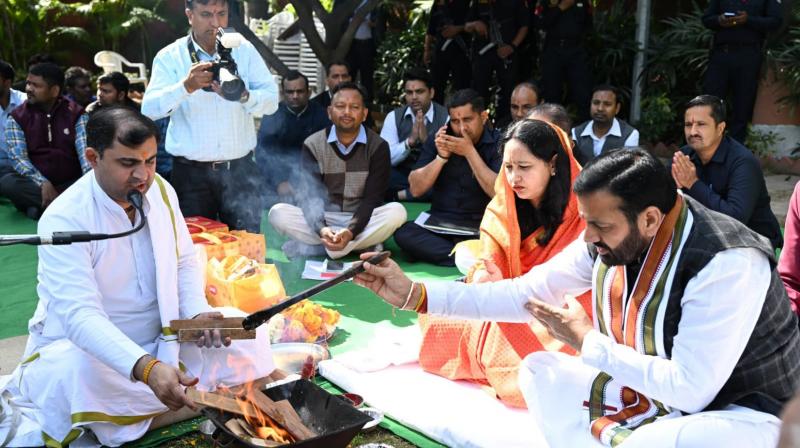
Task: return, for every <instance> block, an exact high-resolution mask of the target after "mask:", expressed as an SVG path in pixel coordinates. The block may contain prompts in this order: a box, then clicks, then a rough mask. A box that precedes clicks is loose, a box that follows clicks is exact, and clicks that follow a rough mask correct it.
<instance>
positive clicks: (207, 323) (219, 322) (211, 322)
mask: <svg viewBox="0 0 800 448" xmlns="http://www.w3.org/2000/svg"><path fill="white" fill-rule="evenodd" d="M242 320H244V318H243V317H226V318H224V319H180V320H171V321H169V327H170V328H172V330H173V331H178V330H187V329H191V328H202V329H206V328H244V327H242Z"/></svg>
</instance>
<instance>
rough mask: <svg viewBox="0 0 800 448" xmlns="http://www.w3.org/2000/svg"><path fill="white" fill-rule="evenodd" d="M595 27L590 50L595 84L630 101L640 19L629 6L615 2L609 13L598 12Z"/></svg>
mask: <svg viewBox="0 0 800 448" xmlns="http://www.w3.org/2000/svg"><path fill="white" fill-rule="evenodd" d="M592 26H593V28H594V29H593V31H592V34H591V35H590V36H589V43H588V50H589V55H590V58H591V61H590V65H591V67H592V72H593V77H594V82H595V83H596V84H611V85H613V86H615V87H617V88H618V89H620V91H621V93H622V96H623V98H624V99H625V100H626V101H627V100H628V99H629V98H630V91H631V89H630V86H631V78H632V76H633V69H632V67H633V60H634V58H635V57H636V49H637V45H636V38H635V36H636V18H635V16H634V15H633V14H631V13H630V11H628V10H627V8H626V6H625V2H614V3H613V4H612V5H611V7H610V8H609V9H608V10H605V11H597V12H595V14H594V17H593V20H592Z"/></svg>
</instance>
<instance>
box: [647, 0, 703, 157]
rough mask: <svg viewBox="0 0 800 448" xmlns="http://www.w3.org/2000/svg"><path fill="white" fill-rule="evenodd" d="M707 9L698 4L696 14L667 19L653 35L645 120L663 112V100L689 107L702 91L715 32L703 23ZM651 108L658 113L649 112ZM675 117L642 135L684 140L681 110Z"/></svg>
mask: <svg viewBox="0 0 800 448" xmlns="http://www.w3.org/2000/svg"><path fill="white" fill-rule="evenodd" d="M702 15H703V10H702V9H701V8H700V6H699V5H697V4H696V3H694V4H693V7H692V12H690V13H681V14H678V15H677V16H675V17H670V18H667V19H664V20H662V21H661V23H660V29H658V30H654V32H653V33H651V37H650V42H649V48H648V54H647V64H646V65H645V70H644V73H643V75H642V76H643V80H644V98H643V99H642V117H643V120H644V117H645V116H648V115H649V116H650V117H651V118H650V119H651V120H654V118H653V117H655V116H658V115H659V114H661V113H663V109H662V106H663V101H660V100H659V98H667V99H668V100H669V102H670V106H677V105H681V104H685V103H686V102H687V101H688V100H689V99H691V98H692V97H694V96H695V95H697V94H698V93H700V92H701V91H702V80H703V76H704V74H705V70H706V65H707V63H708V52H709V48H710V47H711V39H712V37H713V33H712V32H711V30H709V29H708V28H706V27H705V26H703V23H702V21H701V20H700V19H701V17H702ZM649 107H657V108H658V110H655V111H648V110H647V108H649ZM672 113H673V115H674V116H673V118H672V119H671V120H667V119H666V117H664V118H663V119H662V120H660V121H661V122H662V123H664V124H666V127H664V126H654V127H653V129H652V132H653V133H652V134H649V133H648V134H645V133H644V132H642V135H643V136H644V137H645V138H646V139H647V140H649V141H653V142H655V141H659V140H666V141H670V142H677V141H681V140H682V139H683V131H682V129H681V125H680V120H679V118H678V117H677V114H678V113H679V111H677V110H674V109H673V111H672Z"/></svg>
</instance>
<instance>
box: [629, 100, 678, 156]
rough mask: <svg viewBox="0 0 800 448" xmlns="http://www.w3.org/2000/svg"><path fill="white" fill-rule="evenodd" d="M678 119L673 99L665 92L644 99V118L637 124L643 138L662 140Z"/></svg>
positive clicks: (653, 141) (653, 140)
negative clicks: (673, 109) (673, 107)
mask: <svg viewBox="0 0 800 448" xmlns="http://www.w3.org/2000/svg"><path fill="white" fill-rule="evenodd" d="M677 121H678V120H677V117H676V115H675V112H673V111H672V101H671V100H670V99H669V96H667V94H666V93H665V92H661V93H659V94H654V95H648V96H645V97H644V98H643V99H642V118H641V120H639V123H638V124H637V126H638V129H639V135H641V136H642V140H645V141H647V142H649V143H656V142H659V141H662V140H663V139H664V137H665V136H666V135H667V134H668V132H669V131H670V130H671V129H673V128H674V127H675V124H676V123H677Z"/></svg>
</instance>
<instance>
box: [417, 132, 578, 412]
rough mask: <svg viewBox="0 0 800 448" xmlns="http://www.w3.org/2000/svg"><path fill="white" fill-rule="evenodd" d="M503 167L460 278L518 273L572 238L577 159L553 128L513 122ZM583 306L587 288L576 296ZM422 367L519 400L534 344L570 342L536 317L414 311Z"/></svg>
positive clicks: (554, 346)
mask: <svg viewBox="0 0 800 448" xmlns="http://www.w3.org/2000/svg"><path fill="white" fill-rule="evenodd" d="M501 145H502V146H501V147H502V148H503V165H502V171H501V173H500V174H499V175H498V176H497V181H496V182H495V196H494V198H493V199H492V201H491V202H490V203H489V205H488V206H487V208H486V212H485V213H484V215H483V220H482V221H481V228H480V231H481V235H480V248H481V249H480V258H481V259H482V260H483V261H482V262H479V263H477V264H476V265H475V266H473V268H472V271H471V272H470V274H469V275H468V276H467V281H473V282H484V281H497V280H501V279H506V278H514V277H519V276H521V275H522V274H524V273H526V272H528V271H529V270H530V269H531V268H532V267H534V266H536V265H538V264H541V263H544V262H545V261H547V260H549V259H550V258H552V257H553V256H554V255H556V254H557V253H559V252H560V251H561V249H563V248H564V247H566V246H567V245H568V244H569V243H571V242H572V241H574V240H575V239H576V238H579V236H580V234H581V232H582V231H583V229H584V226H585V224H584V223H583V221H582V220H581V219H580V218H579V216H578V208H577V199H576V198H575V195H574V193H573V192H572V182H573V181H574V179H575V177H577V175H578V172H579V171H580V166H579V165H578V163H577V162H576V161H575V158H574V157H573V155H572V144H571V141H570V139H569V137H568V136H567V134H566V133H565V132H564V131H562V130H561V129H560V128H558V127H556V126H554V125H551V124H550V123H547V122H545V121H540V120H530V119H526V120H522V121H520V122H518V123H516V124H514V125H513V126H512V127H511V128H510V129H508V131H507V132H506V133H505V135H504V136H503V139H502V140H501ZM579 300H580V301H581V303H582V304H583V306H584V308H586V309H587V311H590V310H591V306H590V305H591V296H590V295H585V296H581V297H579ZM419 319H420V321H419V322H420V328H421V330H422V333H423V339H422V346H421V349H420V356H419V362H420V365H421V366H422V368H423V369H424V370H426V371H428V372H431V373H435V374H437V375H440V376H443V377H445V378H448V379H453V380H470V381H474V382H477V383H479V384H482V385H484V386H486V387H487V388H488V389H490V391H491V392H492V393H493V394H494V395H496V396H497V397H498V398H499V399H501V400H502V401H503V402H504V403H506V404H507V405H509V406H514V407H525V402H524V400H523V398H522V394H521V392H520V391H519V388H518V386H517V372H518V370H519V363H520V361H521V360H522V358H524V357H525V355H527V354H529V353H531V352H534V351H539V350H550V351H555V350H559V351H562V352H566V353H570V354H574V353H575V352H574V350H572V349H571V348H569V347H568V346H566V345H564V344H562V343H560V342H558V341H557V340H555V339H553V338H551V337H550V336H549V335H548V333H547V330H546V329H545V328H544V327H543V326H542V325H541V324H539V323H538V322H535V321H534V322H533V323H531V324H510V323H497V322H481V321H460V320H451V319H444V318H432V317H427V316H424V315H420V318H419Z"/></svg>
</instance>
